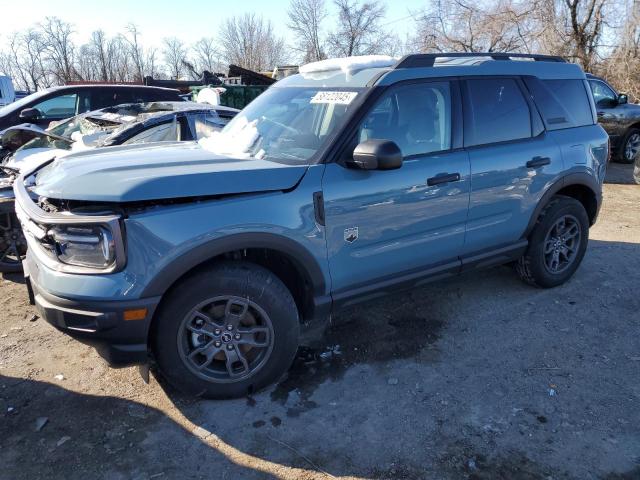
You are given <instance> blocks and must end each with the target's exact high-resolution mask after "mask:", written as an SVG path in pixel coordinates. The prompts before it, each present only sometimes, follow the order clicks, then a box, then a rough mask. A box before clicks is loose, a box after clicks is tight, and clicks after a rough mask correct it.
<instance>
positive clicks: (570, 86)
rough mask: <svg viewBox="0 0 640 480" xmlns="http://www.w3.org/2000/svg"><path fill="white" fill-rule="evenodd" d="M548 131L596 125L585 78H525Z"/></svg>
mask: <svg viewBox="0 0 640 480" xmlns="http://www.w3.org/2000/svg"><path fill="white" fill-rule="evenodd" d="M525 84H526V85H527V88H528V89H529V91H530V92H531V95H532V96H533V100H534V102H535V103H536V105H537V107H538V109H539V110H540V113H541V114H542V119H543V120H544V124H545V126H546V128H547V130H559V129H562V128H572V127H581V126H584V125H593V123H594V119H593V113H592V111H591V104H590V102H589V97H588V93H587V90H586V88H585V85H584V82H583V81H582V80H538V79H537V78H526V79H525Z"/></svg>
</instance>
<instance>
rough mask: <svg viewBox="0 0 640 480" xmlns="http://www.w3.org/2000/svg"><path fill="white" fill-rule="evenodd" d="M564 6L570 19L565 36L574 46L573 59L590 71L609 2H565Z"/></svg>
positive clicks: (580, 0) (584, 0)
mask: <svg viewBox="0 0 640 480" xmlns="http://www.w3.org/2000/svg"><path fill="white" fill-rule="evenodd" d="M564 4H565V6H566V10H567V14H568V17H569V22H568V24H569V25H568V28H567V29H566V31H565V32H566V33H565V35H566V37H568V38H567V39H568V40H569V43H570V44H571V45H572V49H571V50H572V55H571V57H572V58H573V59H575V60H576V61H578V62H579V63H580V64H581V65H582V68H584V69H585V70H589V69H590V68H591V67H592V65H593V62H594V57H595V55H596V50H597V48H598V46H599V45H598V42H599V41H600V38H601V36H602V29H603V26H604V8H605V5H606V4H607V0H564Z"/></svg>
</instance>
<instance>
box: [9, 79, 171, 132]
mask: <svg viewBox="0 0 640 480" xmlns="http://www.w3.org/2000/svg"><path fill="white" fill-rule="evenodd" d="M180 101H183V99H182V98H181V97H180V92H178V91H177V90H172V89H169V88H160V87H145V86H141V85H69V86H64V87H52V88H47V89H46V90H40V91H39V92H36V93H32V94H31V95H28V96H26V97H24V98H22V99H20V100H17V101H15V102H13V103H10V104H9V105H7V106H6V107H2V108H0V130H4V129H6V128H9V127H12V126H14V125H18V124H20V123H25V122H28V123H32V124H36V125H39V126H41V127H45V128H46V127H47V126H48V125H49V123H51V122H57V121H60V120H64V119H65V118H69V117H73V116H75V115H78V114H80V113H85V112H89V111H91V110H98V109H100V108H105V107H111V106H113V105H119V104H122V103H140V102H180Z"/></svg>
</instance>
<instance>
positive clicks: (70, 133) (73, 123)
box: [18, 116, 120, 150]
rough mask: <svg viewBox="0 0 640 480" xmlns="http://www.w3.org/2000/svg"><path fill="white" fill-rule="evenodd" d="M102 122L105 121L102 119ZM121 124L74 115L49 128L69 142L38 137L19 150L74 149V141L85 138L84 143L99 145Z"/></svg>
mask: <svg viewBox="0 0 640 480" xmlns="http://www.w3.org/2000/svg"><path fill="white" fill-rule="evenodd" d="M100 123H105V122H104V121H101V122H100ZM119 126H120V123H116V122H113V123H111V122H107V124H106V125H99V124H98V122H97V120H92V119H91V118H89V117H81V116H78V117H73V118H71V119H69V120H65V121H63V122H61V123H59V124H57V125H55V126H53V127H51V128H48V129H47V132H49V133H52V134H54V135H58V136H59V137H65V138H68V139H70V141H69V142H66V141H64V140H59V139H57V138H52V137H36V138H34V139H33V140H30V141H28V142H27V143H25V144H24V145H23V146H22V147H20V148H19V149H18V150H28V149H30V148H57V149H61V150H72V149H73V143H72V141H74V142H78V141H79V140H83V143H86V144H88V145H87V146H93V145H94V144H95V145H97V144H98V143H99V141H100V140H102V139H104V137H106V136H107V135H109V134H111V133H112V132H113V131H114V130H115V129H116V128H117V127H119Z"/></svg>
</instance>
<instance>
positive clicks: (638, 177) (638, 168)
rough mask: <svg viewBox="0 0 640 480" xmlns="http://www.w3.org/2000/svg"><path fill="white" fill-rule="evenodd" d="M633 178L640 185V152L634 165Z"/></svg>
mask: <svg viewBox="0 0 640 480" xmlns="http://www.w3.org/2000/svg"><path fill="white" fill-rule="evenodd" d="M633 179H634V180H635V182H636V183H637V184H638V185H640V154H638V155H636V161H635V164H634V166H633Z"/></svg>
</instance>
